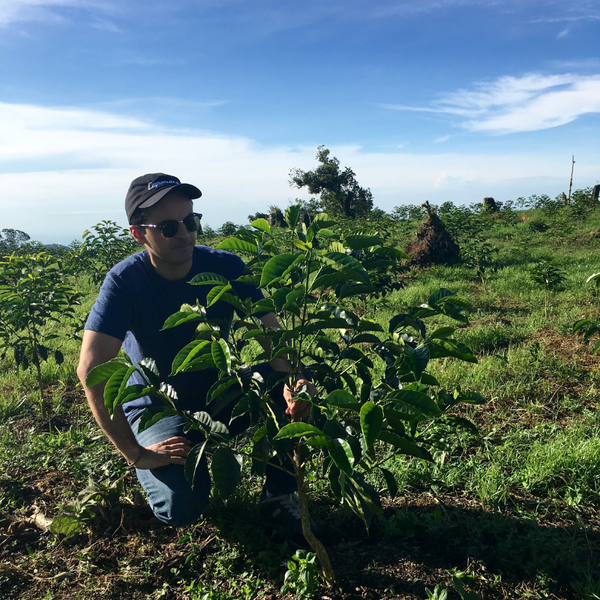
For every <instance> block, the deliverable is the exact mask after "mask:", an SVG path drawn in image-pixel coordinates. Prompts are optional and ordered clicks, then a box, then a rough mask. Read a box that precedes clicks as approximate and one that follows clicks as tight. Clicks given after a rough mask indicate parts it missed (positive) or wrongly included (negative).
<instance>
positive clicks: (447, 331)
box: [429, 327, 456, 340]
mask: <svg viewBox="0 0 600 600" xmlns="http://www.w3.org/2000/svg"><path fill="white" fill-rule="evenodd" d="M455 331H456V330H455V328H454V327H440V328H439V329H436V330H435V331H434V332H433V333H432V334H431V335H430V336H429V339H431V340H435V339H438V338H447V337H450V336H451V335H452V334H453V333H454V332H455Z"/></svg>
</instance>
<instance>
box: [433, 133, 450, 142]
mask: <svg viewBox="0 0 600 600" xmlns="http://www.w3.org/2000/svg"><path fill="white" fill-rule="evenodd" d="M449 139H450V136H449V135H444V136H442V137H439V138H436V139H435V140H433V143H434V144H441V143H443V142H447V141H448V140H449Z"/></svg>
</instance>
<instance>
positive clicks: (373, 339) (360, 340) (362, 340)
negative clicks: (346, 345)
mask: <svg viewBox="0 0 600 600" xmlns="http://www.w3.org/2000/svg"><path fill="white" fill-rule="evenodd" d="M352 343H353V344H380V343H381V340H380V339H379V338H378V337H377V336H376V335H373V334H372V333H360V334H358V335H356V336H354V337H353V338H352Z"/></svg>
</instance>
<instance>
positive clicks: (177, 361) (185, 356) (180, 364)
mask: <svg viewBox="0 0 600 600" xmlns="http://www.w3.org/2000/svg"><path fill="white" fill-rule="evenodd" d="M209 344H210V342H209V341H207V340H194V341H193V342H190V343H189V344H187V346H185V347H184V348H182V349H181V350H180V351H179V352H178V353H177V356H176V357H175V358H174V359H173V364H172V365H171V376H173V375H176V374H177V373H179V372H180V371H182V370H184V369H185V367H186V366H187V365H188V364H189V363H190V362H192V360H194V359H195V358H196V357H197V356H198V354H200V353H201V352H202V351H203V350H204V348H206V346H208V345H209Z"/></svg>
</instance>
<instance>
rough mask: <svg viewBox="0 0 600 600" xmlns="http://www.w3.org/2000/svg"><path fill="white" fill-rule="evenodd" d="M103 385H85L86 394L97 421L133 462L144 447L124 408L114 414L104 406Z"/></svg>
mask: <svg viewBox="0 0 600 600" xmlns="http://www.w3.org/2000/svg"><path fill="white" fill-rule="evenodd" d="M99 388H102V386H101V385H99V386H94V388H88V387H86V386H84V389H85V395H86V397H87V399H88V403H89V405H90V409H91V411H92V414H93V415H94V418H95V419H96V422H97V423H98V425H100V427H101V429H102V431H104V433H105V434H106V436H107V437H108V439H109V440H110V441H111V442H112V443H113V444H114V446H115V447H116V448H117V450H118V451H119V452H120V453H121V454H122V455H123V456H124V457H125V459H126V460H127V462H129V463H130V464H133V463H135V462H137V459H138V458H139V457H140V455H141V453H142V447H141V446H140V444H139V443H138V441H137V440H136V439H135V435H134V434H133V431H132V430H131V427H130V425H129V423H128V422H127V419H126V417H125V413H124V412H123V409H122V408H121V407H120V406H118V407H117V408H116V409H115V411H114V413H113V416H112V419H111V417H110V414H109V412H108V409H107V408H106V406H104V394H103V389H99Z"/></svg>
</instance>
